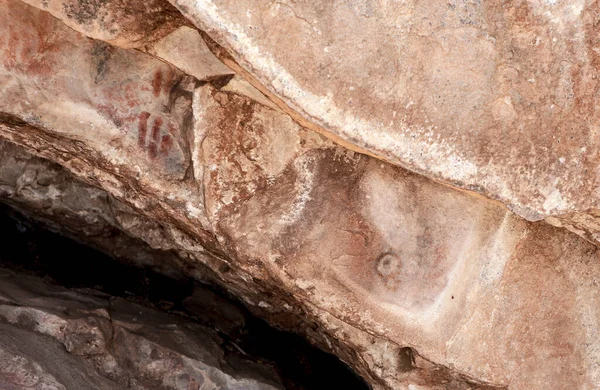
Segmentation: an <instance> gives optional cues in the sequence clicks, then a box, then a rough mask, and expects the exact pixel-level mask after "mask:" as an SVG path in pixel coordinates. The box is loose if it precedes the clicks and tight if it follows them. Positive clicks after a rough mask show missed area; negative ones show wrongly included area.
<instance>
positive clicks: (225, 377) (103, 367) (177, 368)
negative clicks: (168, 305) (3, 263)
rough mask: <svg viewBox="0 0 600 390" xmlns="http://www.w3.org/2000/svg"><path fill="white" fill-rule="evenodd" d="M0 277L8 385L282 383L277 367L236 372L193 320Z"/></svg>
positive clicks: (3, 373)
mask: <svg viewBox="0 0 600 390" xmlns="http://www.w3.org/2000/svg"><path fill="white" fill-rule="evenodd" d="M0 280H1V281H2V283H0V320H1V321H0V363H1V364H0V386H1V387H2V388H3V389H7V390H8V389H19V390H21V389H31V390H34V389H35V390H37V389H40V390H41V389H57V390H58V389H82V390H83V389H107V390H108V389H111V390H113V389H125V388H127V389H140V390H141V389H156V388H166V389H192V388H193V389H198V388H203V389H223V390H225V389H227V390H229V389H239V390H242V389H243V390H246V389H248V390H250V389H255V390H259V389H264V390H274V389H281V388H283V387H282V386H281V384H279V383H278V380H277V379H276V376H275V375H273V374H272V375H273V376H272V377H271V378H262V379H257V378H253V377H251V376H247V377H244V376H239V375H238V376H237V377H236V376H233V375H232V373H233V369H232V368H231V367H229V366H228V364H227V363H226V362H225V359H224V357H223V351H222V350H221V346H220V345H221V343H222V342H221V340H220V339H219V336H218V335H217V334H216V332H214V331H212V332H211V331H209V330H208V329H206V328H203V327H202V326H200V325H198V324H195V323H193V322H191V321H185V320H182V319H179V318H176V317H173V316H168V315H165V314H163V313H160V312H158V311H156V310H152V309H148V308H146V307H143V306H140V305H137V304H134V303H131V302H128V301H125V300H123V299H116V300H115V299H109V298H110V297H109V296H107V295H103V294H100V293H98V292H96V293H95V294H90V293H84V292H77V291H70V290H66V289H63V288H60V287H56V286H52V285H49V284H47V283H43V282H41V281H39V280H38V279H36V278H33V277H25V276H16V275H15V274H13V273H11V272H9V271H5V270H0ZM247 369H248V371H251V369H250V368H249V367H248V368H247ZM242 371H243V370H241V369H239V370H238V372H239V373H241V372H242ZM242 375H243V374H242Z"/></svg>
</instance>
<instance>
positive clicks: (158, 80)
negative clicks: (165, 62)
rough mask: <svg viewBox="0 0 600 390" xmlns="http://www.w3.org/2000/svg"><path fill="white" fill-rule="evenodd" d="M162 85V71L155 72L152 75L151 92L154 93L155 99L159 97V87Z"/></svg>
mask: <svg viewBox="0 0 600 390" xmlns="http://www.w3.org/2000/svg"><path fill="white" fill-rule="evenodd" d="M162 83H163V74H162V70H160V69H159V70H157V71H156V72H155V73H154V79H152V92H153V93H154V96H155V97H158V95H160V87H161V86H162Z"/></svg>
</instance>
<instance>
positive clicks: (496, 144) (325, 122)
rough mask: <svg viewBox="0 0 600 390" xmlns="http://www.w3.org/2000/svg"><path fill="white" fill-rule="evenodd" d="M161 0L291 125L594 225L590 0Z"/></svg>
mask: <svg viewBox="0 0 600 390" xmlns="http://www.w3.org/2000/svg"><path fill="white" fill-rule="evenodd" d="M173 3H174V4H176V5H177V7H178V8H179V9H180V10H181V11H182V13H183V14H184V15H186V16H188V17H189V18H190V19H191V20H193V21H194V23H196V25H197V26H198V27H199V28H201V29H203V30H205V31H206V32H207V33H208V34H209V35H210V36H211V37H212V38H213V39H215V40H216V41H217V42H218V43H219V44H220V45H222V46H223V47H224V48H226V49H227V51H228V53H229V54H231V55H232V56H233V58H234V59H235V61H236V62H237V67H238V68H239V69H238V70H239V71H244V72H247V73H248V74H251V76H252V77H253V78H254V82H255V83H256V84H257V85H261V86H263V87H264V89H265V91H268V92H269V93H272V94H274V95H275V96H276V97H277V98H278V99H280V101H281V106H282V107H284V108H287V110H288V111H294V112H295V113H299V114H300V115H298V117H300V118H301V120H304V122H303V123H304V124H305V125H307V126H310V127H311V128H313V129H316V130H319V131H322V132H324V133H326V134H329V135H331V136H333V137H336V138H339V139H340V140H342V141H344V142H346V143H348V144H351V145H353V146H354V147H355V148H358V149H360V150H362V151H364V152H367V153H370V154H374V155H377V156H379V157H381V158H383V159H386V160H388V161H391V162H393V163H395V164H398V165H400V166H403V167H406V168H408V169H410V170H412V171H416V172H419V173H422V174H424V175H426V176H428V177H430V178H433V179H436V180H440V181H443V182H445V183H449V184H452V185H454V186H458V187H461V188H464V189H468V190H472V191H476V192H478V193H481V194H483V195H486V196H488V197H490V198H493V199H498V200H500V201H501V202H503V203H505V204H506V205H507V206H508V207H509V208H511V209H512V210H513V211H515V212H516V213H517V214H519V215H521V216H523V217H525V218H526V219H529V220H534V221H535V220H540V219H543V218H546V217H549V216H559V215H564V216H565V217H566V216H568V215H569V214H571V213H573V212H578V213H586V214H587V215H588V216H589V219H592V221H590V222H589V223H585V224H584V225H582V223H581V219H579V221H578V222H576V223H577V224H578V225H579V226H578V229H583V230H586V231H591V232H596V231H597V227H596V222H594V221H595V218H596V216H595V215H596V213H595V211H594V210H595V209H597V208H598V204H597V199H598V193H597V191H598V182H597V172H596V170H597V165H598V156H597V152H596V151H597V145H598V142H599V141H598V139H597V132H598V131H597V130H598V115H599V114H598V109H597V106H598V104H597V100H598V90H599V85H598V58H599V57H598V34H597V31H596V27H597V24H598V12H599V11H600V8H599V6H598V3H597V2H596V1H591V0H590V1H585V0H581V1H575V2H572V1H571V2H556V1H516V2H511V3H510V4H507V3H504V2H501V1H492V2H482V3H479V2H475V3H473V2H468V1H451V2H447V1H434V2H431V1H427V2H424V1H407V2H402V3H398V2H374V1H371V0H359V1H354V2H341V1H333V2H319V3H315V2H311V1H300V2H298V1H293V2H288V1H283V2H271V1H267V0H262V1H243V2H240V1H237V0H236V1H233V0H202V1H189V0H174V1H173ZM290 47H296V48H302V50H290V49H289V48H290ZM230 63H231V64H232V65H234V66H236V64H234V63H233V62H231V61H230ZM569 221H570V219H567V221H566V222H565V224H566V225H569Z"/></svg>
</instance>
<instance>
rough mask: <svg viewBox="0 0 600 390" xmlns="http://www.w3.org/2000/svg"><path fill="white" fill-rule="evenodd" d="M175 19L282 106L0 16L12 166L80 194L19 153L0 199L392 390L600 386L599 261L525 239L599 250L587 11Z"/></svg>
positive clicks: (555, 7)
mask: <svg viewBox="0 0 600 390" xmlns="http://www.w3.org/2000/svg"><path fill="white" fill-rule="evenodd" d="M174 3H175V5H176V6H177V7H178V8H179V9H180V10H181V11H182V13H183V14H184V15H185V16H186V17H188V18H190V20H192V21H193V22H194V23H195V24H196V25H197V26H198V27H200V28H202V29H204V30H205V32H206V33H208V35H210V37H208V36H206V33H205V32H203V31H201V32H198V33H197V34H199V36H200V37H202V39H203V40H204V42H205V43H206V45H207V47H208V48H210V49H211V50H212V51H214V52H215V53H216V55H217V57H219V58H221V59H222V60H223V61H225V62H226V63H227V64H228V65H230V66H232V67H233V68H234V69H235V70H236V71H237V72H239V73H240V74H241V76H244V77H247V78H248V80H249V81H251V82H252V83H254V86H255V87H257V88H258V89H261V91H263V92H264V93H265V94H266V95H268V97H269V98H270V99H271V100H272V102H268V101H267V100H266V98H265V96H263V95H261V94H260V93H259V92H258V91H256V90H253V89H252V88H251V87H249V86H248V84H247V83H246V82H244V81H240V80H241V79H240V75H237V76H235V77H233V78H232V73H229V72H227V71H226V70H225V69H224V68H223V67H222V66H221V65H215V62H214V58H212V57H210V55H209V54H207V52H206V50H205V48H204V46H202V45H203V44H200V47H197V51H194V53H196V54H193V55H194V56H196V55H197V56H199V57H200V58H204V59H206V61H205V62H202V61H200V60H199V61H198V62H190V61H188V62H187V63H188V65H190V64H191V65H193V64H204V63H206V64H207V65H206V70H204V69H195V70H194V69H193V68H191V67H187V66H185V65H184V64H183V62H180V61H182V57H183V58H184V59H185V57H186V56H185V55H184V56H177V55H175V54H177V53H188V52H191V51H189V50H188V51H185V50H186V48H183V47H177V45H178V44H185V42H187V38H186V39H183V40H182V39H176V38H177V37H178V36H179V35H175V36H174V37H173V36H171V38H173V39H171V40H168V41H166V42H168V43H167V44H165V45H166V47H167V49H168V50H166V51H165V50H163V51H162V52H160V53H163V54H160V53H159V50H162V49H159V48H161V47H162V48H163V49H164V48H165V45H162V46H161V43H160V42H163V41H161V40H158V41H156V39H158V38H155V37H154V35H152V34H153V33H152V32H151V31H149V32H148V37H147V38H139V39H148V40H149V41H152V42H154V43H152V45H154V46H152V45H146V46H145V47H144V48H143V50H142V49H140V50H130V49H127V48H128V47H130V46H128V45H125V44H119V46H121V47H116V46H111V45H108V44H107V43H105V42H102V41H100V40H99V39H106V41H108V42H110V43H112V44H115V45H117V44H118V43H115V42H113V40H112V39H113V38H110V39H109V38H105V37H104V36H102V35H97V34H98V33H97V31H96V28H97V27H93V28H92V27H88V26H87V25H82V24H73V23H69V22H68V21H66V20H65V18H67V16H68V15H67V16H65V15H64V14H61V13H57V12H53V15H54V16H56V17H57V18H58V19H56V18H54V17H53V16H51V15H50V14H49V13H47V12H44V11H41V10H39V9H36V8H34V7H32V6H26V5H24V4H23V3H21V2H19V1H15V0H0V30H2V31H1V32H0V51H1V52H2V53H4V54H5V56H4V59H3V61H2V62H1V63H0V90H1V91H2V96H3V98H4V99H3V100H2V101H0V137H3V138H5V139H6V140H8V141H10V142H11V143H13V144H16V145H19V146H20V147H21V148H23V149H24V150H25V151H26V152H23V151H21V150H20V149H15V148H14V147H12V146H8V145H7V144H2V145H3V146H0V147H3V148H4V150H5V151H8V150H12V151H11V152H10V153H12V154H14V155H19V154H21V155H22V156H26V154H25V155H23V153H31V154H33V155H36V156H38V157H43V158H44V159H47V160H50V161H52V162H55V163H58V164H60V165H61V166H62V167H64V170H67V171H70V173H69V175H73V176H75V177H77V178H79V179H80V180H83V181H84V182H85V184H83V183H79V182H78V184H69V185H68V186H65V185H63V186H62V187H61V186H56V185H54V186H53V185H49V186H48V185H47V186H44V185H43V184H40V183H38V181H37V179H35V177H37V176H34V175H33V174H32V173H31V172H40V173H39V175H41V177H43V175H44V174H45V172H51V174H49V176H50V177H53V178H57V177H60V175H63V177H64V175H66V173H65V172H64V171H63V168H61V169H58V168H56V169H55V171H54V172H52V171H51V170H49V169H48V168H39V169H36V168H35V167H36V166H37V167H42V166H47V165H48V162H43V161H42V160H40V159H36V158H33V157H31V156H29V157H19V158H13V157H8V156H9V154H8V152H6V153H7V154H6V157H4V155H3V157H2V158H3V164H2V166H1V167H0V185H2V186H4V187H2V186H0V189H2V191H3V193H4V194H5V195H3V197H7V198H10V202H12V204H17V205H19V207H22V208H29V209H35V208H36V206H35V205H36V204H40V203H41V204H45V202H46V203H47V204H49V205H50V206H49V207H48V208H46V211H42V210H41V209H44V207H41V208H40V207H37V208H38V209H40V211H39V212H38V213H39V214H40V215H42V216H43V215H50V216H49V217H48V218H49V219H50V220H53V219H54V220H55V221H60V220H61V219H57V218H56V217H57V214H56V213H55V210H64V211H65V214H66V215H71V216H73V218H75V217H77V218H76V220H82V218H83V220H84V221H85V217H86V212H89V211H90V210H93V212H92V214H91V215H92V219H93V220H94V221H101V225H106V226H110V227H111V229H112V228H118V229H120V230H122V231H123V232H125V233H127V234H129V235H132V236H134V237H138V238H141V239H142V240H144V241H146V242H147V243H148V244H149V245H150V246H151V247H153V248H160V249H166V250H173V251H174V252H175V253H177V254H178V258H177V259H174V260H173V262H174V264H178V265H177V267H178V269H179V270H181V272H185V273H188V274H190V275H193V276H195V277H197V278H198V279H202V278H205V277H206V275H207V274H211V275H212V277H213V279H214V280H217V281H219V282H220V283H222V284H223V285H224V286H226V287H227V288H228V289H230V290H231V291H232V292H234V293H235V294H237V295H238V296H240V297H241V298H242V299H243V300H244V301H245V302H246V303H247V304H248V305H249V306H250V307H252V309H253V310H254V311H255V312H257V313H260V314H261V315H263V316H265V317H266V318H268V319H269V320H271V321H273V322H274V323H278V324H280V326H290V324H292V325H291V326H297V327H298V329H301V330H300V331H301V332H304V333H305V334H306V335H307V336H308V337H309V338H311V340H313V342H315V343H317V344H319V345H321V346H322V347H323V348H326V349H329V350H332V351H334V352H336V353H337V354H338V355H339V356H340V357H341V358H342V359H343V360H344V361H346V362H348V363H349V364H350V365H352V366H353V367H354V368H355V369H356V370H357V371H358V372H360V373H361V375H363V376H364V377H365V378H366V379H367V380H369V382H370V383H371V384H372V386H373V387H374V388H376V389H379V388H382V389H383V388H386V389H402V388H409V389H414V388H417V389H418V388H433V389H438V388H450V389H466V388H506V387H508V388H511V389H522V388H532V389H542V388H543V389H565V388H597V387H599V386H600V366H598V362H599V361H600V352H599V351H600V341H599V340H600V339H599V338H598V333H599V330H600V311H599V310H598V305H597V302H598V299H599V298H600V296H598V295H599V294H600V292H598V288H597V280H596V279H597V275H598V274H599V272H600V269H599V267H600V263H599V262H598V248H597V247H596V246H595V245H592V244H591V243H590V242H588V241H585V240H583V239H581V238H579V237H577V236H575V235H574V234H572V233H570V232H568V231H566V230H565V229H560V228H556V227H553V226H550V225H548V224H546V223H532V222H528V221H527V220H526V219H529V220H539V219H542V218H546V217H552V218H551V219H550V220H549V222H551V223H552V224H554V225H563V224H566V225H569V227H570V228H571V229H572V230H576V232H577V233H579V234H581V235H583V236H585V237H586V238H588V239H589V240H590V241H595V240H596V239H595V236H594V233H595V232H596V230H595V229H596V228H595V222H594V221H595V220H594V218H595V214H594V212H592V211H590V210H593V209H594V208H595V207H597V206H596V202H597V200H596V199H597V196H596V194H595V191H596V188H597V185H596V183H595V180H596V174H595V169H596V163H595V161H596V158H597V157H596V155H595V153H596V149H597V148H595V147H594V146H595V145H597V141H596V140H595V138H594V137H595V130H594V129H595V126H596V123H595V122H594V121H597V118H596V117H595V115H596V114H595V110H596V108H595V107H596V105H595V104H594V103H593V102H594V101H595V100H594V99H595V95H594V94H595V89H596V82H597V79H596V77H595V72H596V70H597V69H596V65H595V62H594V61H595V60H594V58H595V57H594V56H595V55H596V54H594V53H595V52H594V50H593V47H594V46H593V45H594V42H592V35H593V29H591V27H590V26H593V24H594V23H595V19H594V16H593V15H594V13H593V12H592V11H593V10H594V7H597V4H595V3H594V4H592V3H589V4H588V3H586V2H583V1H582V2H579V3H573V4H570V5H565V4H563V3H559V2H557V3H556V4H554V3H553V4H550V2H548V4H546V3H541V2H530V3H525V2H517V3H511V4H509V5H501V4H499V3H497V2H492V3H485V4H479V3H456V4H455V3H453V2H451V3H441V2H440V3H437V2H436V3H432V4H426V3H422V4H421V3H418V2H408V3H403V4H402V5H398V4H396V3H394V4H392V3H389V4H388V3H385V2H384V3H381V4H374V3H372V2H368V1H357V2H352V3H348V2H322V3H319V4H318V5H317V4H316V3H314V2H294V3H291V2H290V3H289V4H288V3H286V2H271V3H269V4H267V2H263V1H254V2H241V3H240V2H239V1H237V2H230V1H228V0H219V1H214V2H212V1H209V0H202V1H196V2H194V3H193V4H192V2H187V1H186V0H178V1H176V2H174ZM32 4H33V3H32ZM116 4H118V3H116ZM37 6H39V7H40V8H44V5H43V4H41V5H39V4H38V5H37ZM388 8H389V9H388ZM59 19H60V20H59ZM62 21H64V23H65V24H67V25H69V26H71V27H73V28H75V29H77V30H79V31H80V32H81V33H79V32H76V31H73V30H71V29H70V28H68V27H66V26H65V24H63V22H62ZM165 28H166V29H167V30H168V32H167V33H165V35H164V36H161V38H162V39H169V33H173V34H183V33H185V34H189V35H187V36H191V37H192V36H193V37H196V38H193V39H197V36H198V35H197V34H196V33H195V30H193V29H192V28H191V25H185V26H184V27H181V26H179V25H178V29H177V30H175V29H171V30H169V29H170V27H169V25H168V23H167V25H166V26H165ZM186 29H187V30H186ZM274 29H278V30H277V33H275V32H274V31H275V30H274ZM161 31H162V30H161ZM165 31H166V30H165ZM173 31H175V32H173ZM84 35H87V36H89V37H92V38H95V39H89V38H86V37H85V36H84ZM165 37H166V38H165ZM136 39H138V38H136ZM189 39H192V38H189ZM213 39H214V41H213ZM156 42H158V43H156ZM178 42H179V43H178ZM215 42H217V43H218V44H220V45H221V46H222V47H220V46H219V45H217V44H216V43H215ZM290 47H297V48H301V49H298V50H290ZM169 53H170V54H169ZM199 53H200V54H199ZM202 53H204V54H202ZM190 55H192V54H190ZM155 56H160V58H161V59H162V60H159V59H157V58H156V57H155ZM194 58H195V57H194ZM209 59H210V60H209ZM234 60H235V61H236V62H234ZM165 61H167V62H165ZM169 61H173V63H170V62H169ZM530 80H533V81H530ZM230 83H233V84H231V85H230ZM275 105H276V106H277V108H275ZM596 127H597V126H596ZM314 130H318V131H316V132H315V131H314ZM322 134H327V135H333V136H334V138H335V140H336V141H339V142H342V143H343V144H344V145H346V146H352V148H354V149H359V150H361V151H366V152H368V154H371V155H376V156H377V157H380V158H384V159H385V160H388V161H389V162H392V163H394V164H397V165H401V166H404V167H407V168H409V169H411V170H412V171H416V172H418V173H422V174H423V176H420V175H418V174H415V173H411V172H409V171H406V170H404V169H403V168H400V167H398V166H395V165H393V164H390V163H388V162H383V161H382V160H381V159H377V158H374V157H371V156H368V155H365V154H361V153H357V152H356V151H354V150H351V149H348V148H344V147H343V146H340V145H339V144H338V143H334V142H333V141H331V140H330V139H329V138H327V137H324V136H323V135H322ZM11 148H12V149H11ZM11 159H12V160H11ZM4 161H6V162H4ZM21 162H22V163H21ZM19 164H21V165H19ZM11 167H13V168H11ZM19 167H20V168H19ZM36 175H38V173H36ZM425 176H428V177H425ZM32 177H33V179H32ZM431 178H434V179H436V180H439V181H443V182H444V183H446V184H448V183H450V184H453V185H455V186H458V187H461V188H462V189H468V190H474V191H477V192H480V193H481V194H484V195H486V196H489V197H490V198H494V199H499V200H501V201H502V202H504V203H505V204H506V205H508V206H509V207H510V208H511V209H512V210H514V211H516V212H517V214H518V215H515V214H513V213H512V212H511V211H509V210H508V209H507V208H506V207H505V206H504V205H502V204H500V203H498V202H494V201H490V200H488V199H486V198H483V197H481V196H475V195H474V193H472V192H467V191H460V190H457V189H454V188H451V187H449V186H446V185H443V184H440V183H436V182H435V181H433V180H431ZM53 180H54V179H51V180H50V181H53ZM73 180H74V179H73ZM43 181H44V180H42V183H43ZM71 181H72V180H71V179H69V180H67V182H71ZM58 182H60V180H59V181H58ZM63 183H65V181H64V180H63ZM42 187H45V188H42ZM92 187H97V188H99V189H93V188H92ZM70 192H71V193H76V194H78V195H80V196H81V198H80V199H78V200H77V201H76V200H75V199H74V198H75V197H74V196H62V195H61V194H65V195H68V194H69V193H70ZM94 194H96V195H94ZM57 199H58V200H57ZM84 199H96V201H94V200H91V201H89V202H91V203H87V202H88V201H87V200H84ZM107 199H110V204H116V205H118V207H115V208H114V209H111V208H110V207H106V204H107V202H108V201H107ZM94 202H96V203H94ZM86 204H88V205H89V206H86ZM44 213H46V214H44ZM53 215H54V216H53ZM88 217H89V216H88ZM522 217H525V219H524V218H522ZM65 220H68V219H65ZM67 225H69V224H68V223H67ZM83 225H85V223H83ZM91 225H94V224H93V223H91ZM79 229H81V228H80V227H78V225H77V224H73V228H72V229H71V230H72V231H73V234H76V232H77V231H78V230H79ZM599 231H600V230H599ZM91 236H95V233H94V234H91ZM96 241H98V242H100V241H101V240H96ZM98 245H100V246H101V244H98ZM200 268H202V269H209V270H210V272H204V273H201V272H200V271H197V270H198V269H200ZM307 321H308V322H312V323H313V324H314V327H312V328H311V327H309V326H306V324H307ZM302 324H303V325H302Z"/></svg>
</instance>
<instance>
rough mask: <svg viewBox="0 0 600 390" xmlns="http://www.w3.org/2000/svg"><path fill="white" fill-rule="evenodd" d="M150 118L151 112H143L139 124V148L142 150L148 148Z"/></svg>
mask: <svg viewBox="0 0 600 390" xmlns="http://www.w3.org/2000/svg"><path fill="white" fill-rule="evenodd" d="M148 118H150V113H149V112H146V111H144V112H142V113H141V114H140V117H139V119H140V120H139V122H138V146H139V147H140V148H142V149H145V148H146V134H147V133H148Z"/></svg>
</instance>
